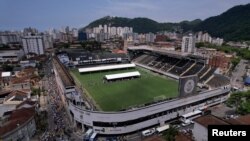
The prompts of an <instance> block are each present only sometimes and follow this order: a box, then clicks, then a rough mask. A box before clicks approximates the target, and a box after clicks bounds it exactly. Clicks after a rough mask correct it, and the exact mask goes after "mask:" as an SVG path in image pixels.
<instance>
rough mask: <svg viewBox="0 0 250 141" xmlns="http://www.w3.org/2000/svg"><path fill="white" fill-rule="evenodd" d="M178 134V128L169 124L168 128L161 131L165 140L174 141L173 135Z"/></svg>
mask: <svg viewBox="0 0 250 141" xmlns="http://www.w3.org/2000/svg"><path fill="white" fill-rule="evenodd" d="M177 134H178V130H177V129H176V128H175V127H173V126H170V127H169V129H168V130H167V131H165V132H163V137H164V139H165V140H166V141H175V136H176V135H177Z"/></svg>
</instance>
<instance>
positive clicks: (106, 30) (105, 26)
mask: <svg viewBox="0 0 250 141" xmlns="http://www.w3.org/2000/svg"><path fill="white" fill-rule="evenodd" d="M103 28H104V33H108V26H107V25H106V24H105V25H104V27H103Z"/></svg>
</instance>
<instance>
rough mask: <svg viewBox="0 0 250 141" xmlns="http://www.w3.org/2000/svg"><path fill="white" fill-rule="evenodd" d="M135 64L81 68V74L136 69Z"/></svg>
mask: <svg viewBox="0 0 250 141" xmlns="http://www.w3.org/2000/svg"><path fill="white" fill-rule="evenodd" d="M134 67H135V64H119V65H106V66H97V67H89V68H79V72H80V73H83V72H94V71H103V70H114V69H122V68H134Z"/></svg>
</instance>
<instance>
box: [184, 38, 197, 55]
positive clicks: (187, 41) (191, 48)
mask: <svg viewBox="0 0 250 141" xmlns="http://www.w3.org/2000/svg"><path fill="white" fill-rule="evenodd" d="M181 52H188V53H194V52H195V37H194V36H193V35H192V34H189V36H183V38H182V46H181Z"/></svg>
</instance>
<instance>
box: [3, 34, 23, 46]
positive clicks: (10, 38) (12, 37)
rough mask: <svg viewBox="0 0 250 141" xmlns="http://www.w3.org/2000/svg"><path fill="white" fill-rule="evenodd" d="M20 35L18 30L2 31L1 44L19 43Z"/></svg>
mask: <svg viewBox="0 0 250 141" xmlns="http://www.w3.org/2000/svg"><path fill="white" fill-rule="evenodd" d="M19 42H20V35H19V34H18V33H17V32H2V33H0V44H9V43H19Z"/></svg>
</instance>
